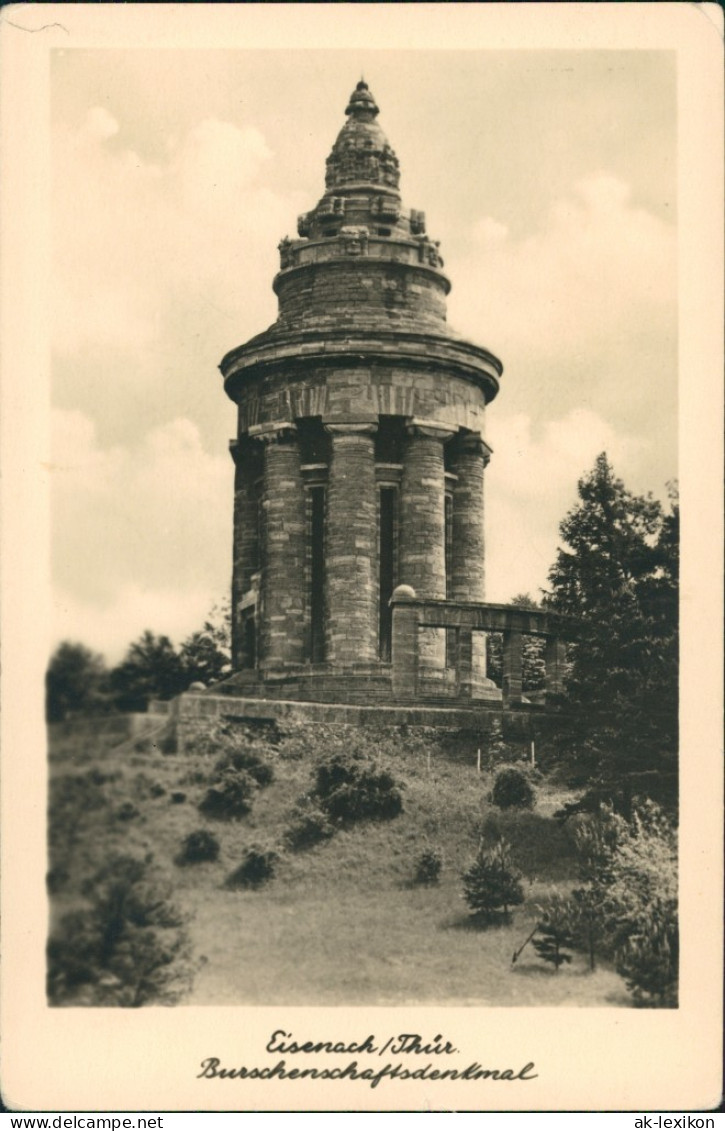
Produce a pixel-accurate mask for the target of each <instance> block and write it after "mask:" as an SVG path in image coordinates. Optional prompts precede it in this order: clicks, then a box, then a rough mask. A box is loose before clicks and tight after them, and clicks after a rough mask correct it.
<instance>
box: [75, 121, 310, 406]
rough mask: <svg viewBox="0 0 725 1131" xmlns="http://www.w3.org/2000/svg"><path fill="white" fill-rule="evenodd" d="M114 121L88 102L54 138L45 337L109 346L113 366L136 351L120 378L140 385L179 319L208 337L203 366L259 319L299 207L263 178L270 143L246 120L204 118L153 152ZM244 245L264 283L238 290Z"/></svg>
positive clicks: (268, 309)
mask: <svg viewBox="0 0 725 1131" xmlns="http://www.w3.org/2000/svg"><path fill="white" fill-rule="evenodd" d="M118 129H119V124H118V123H117V122H116V121H115V120H114V119H113V118H112V117H111V116H110V114H108V112H107V111H105V110H103V109H101V108H99V107H96V108H94V109H93V110H91V111H90V112H89V114H88V115H87V117H86V120H85V121H84V122H83V123H82V124H81V126H80V127H79V128H77V129H76V130H69V129H66V128H64V129H62V130H59V131H58V133H57V135H56V138H55V148H54V168H55V181H54V194H53V202H54V203H53V208H54V215H53V232H54V253H55V264H54V288H53V294H54V312H53V313H54V317H53V344H54V348H55V350H56V351H57V352H58V354H59V355H61V356H62V357H68V356H73V355H76V354H78V353H80V352H81V351H82V350H84V349H85V350H89V349H91V350H95V351H100V350H105V351H107V356H108V364H109V366H112V365H113V364H114V353H115V352H116V351H118V350H123V351H124V352H126V353H127V354H135V355H136V358H137V364H136V365H134V366H133V367H132V371H131V372H128V371H127V372H126V374H125V384H126V385H127V386H129V387H133V386H135V387H138V385H140V384H148V383H149V377H151V376H153V374H154V366H155V365H156V364H157V359H158V356H159V355H161V356H163V355H168V356H169V357H177V356H178V355H179V353H180V343H181V342H184V338H185V335H184V331H185V334H186V337H187V338H190V337H192V336H193V337H194V341H193V343H191V344H192V345H196V344H197V343H198V341H199V339H201V341H202V342H203V344H204V346H207V345H208V346H209V348H210V351H211V356H210V357H205V361H204V364H205V367H207V366H208V367H210V366H212V365H214V364H216V362H217V361H218V360H219V358H220V357H221V354H222V353H223V352H225V351H226V350H227V349H229V348H231V347H232V346H233V345H236V344H238V342H239V341H242V340H244V339H245V337H247V336H251V334H252V333H255V332H258V331H259V330H260V329H263V328H264V327H265V326H266V325H268V324H269V322H270V321H271V320H272V319H273V317H274V305H275V303H274V296H273V295H272V293H271V287H270V284H271V278H272V275H273V273H274V267H275V260H274V256H275V249H276V244H277V242H278V241H279V239H280V237H281V236H282V235H284V233H285V231H286V230H287V228H288V227H289V224H290V219H291V218H292V217H294V216H295V214H296V208H295V202H294V199H293V197H291V198H286V197H283V196H280V195H278V194H276V193H275V192H273V191H271V190H270V189H269V188H268V187H266V185H265V183H264V180H263V176H264V172H265V168H266V166H267V165H268V163H269V160H270V157H271V153H270V150H269V148H268V146H267V144H266V142H265V139H264V137H263V136H262V134H261V133H260V131H259V130H257V129H256V128H254V127H252V126H245V127H239V126H236V125H233V124H231V123H229V122H224V121H220V120H218V119H216V118H212V117H209V118H205V119H204V120H201V121H199V122H197V123H196V124H195V125H194V126H193V127H192V128H191V129H190V130H189V131H188V132H187V133H186V134H185V135H183V136H182V137H181V138H180V139H177V140H173V139H171V138H169V139H168V144H167V148H166V153H165V156H164V158H163V160H159V161H153V160H149V159H145V158H142V157H141V156H140V155H139V154H138V153H136V152H134V151H133V150H132V149H129V148H124V147H120V146H119V145H117V144H116V141H115V139H114V135H115V133H116V132H117V130H118ZM240 257H244V258H245V259H247V258H249V259H251V260H252V261H255V262H256V261H258V260H260V258H261V261H262V262H264V263H265V264H266V265H267V267H266V274H265V285H264V286H263V287H260V286H247V287H246V288H245V289H244V291H242V289H241V285H240V277H241V272H240V269H239V259H240ZM253 274H256V272H253ZM244 275H245V277H246V278H249V275H248V272H247V271H246V270H245V272H244ZM185 344H186V343H185ZM150 354H153V355H154V356H153V358H151V359H150V357H149V355H150ZM156 371H157V370H156ZM97 379H98V375H97ZM175 392H176V390H175V389H173V388H172V389H169V390H167V395H170V396H171V397H172V398H173V396H174V395H175Z"/></svg>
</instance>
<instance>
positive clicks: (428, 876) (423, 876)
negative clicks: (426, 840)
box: [415, 848, 443, 884]
mask: <svg viewBox="0 0 725 1131" xmlns="http://www.w3.org/2000/svg"><path fill="white" fill-rule="evenodd" d="M442 867H443V857H442V856H441V854H440V852H438V851H437V849H435V848H427V849H426V850H425V852H421V854H420V856H419V857H418V859H417V860H416V862H415V882H416V883H417V884H437V883H438V880H439V879H440V875H441V868H442Z"/></svg>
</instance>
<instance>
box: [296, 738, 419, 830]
mask: <svg viewBox="0 0 725 1131" xmlns="http://www.w3.org/2000/svg"><path fill="white" fill-rule="evenodd" d="M314 793H315V796H316V797H317V799H318V801H319V803H320V807H321V808H322V809H324V811H325V813H326V814H327V815H328V817H329V818H330V819H331V820H332V821H337V822H339V823H341V824H347V823H354V822H355V821H365V820H370V821H387V820H391V819H392V818H393V817H397V816H398V814H399V813H401V812H402V809H403V796H402V793H401V787H400V785H399V784H398V782H396V780H395V778H394V777H393V776H392V774H390V773H389V772H388V771H387V770H384V769H381V768H380V767H379V766H377V765H376V764H375V763H374V762H373V761H372V760H371V759H368V758H365V757H364V756H359V755H355V754H353V755H348V754H343V753H336V754H333V755H332V757H331V758H328V759H327V760H326V761H324V762H322V763H321V764H320V765H319V766H318V767H317V776H316V782H315V790H314Z"/></svg>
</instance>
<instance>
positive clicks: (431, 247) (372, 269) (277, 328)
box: [222, 79, 501, 415]
mask: <svg viewBox="0 0 725 1131" xmlns="http://www.w3.org/2000/svg"><path fill="white" fill-rule="evenodd" d="M378 115H379V109H378V104H377V102H376V100H375V98H374V96H373V94H372V92H371V90H370V88H369V87H368V84H367V83H366V82H365V80H364V79H361V80H360V81H359V82H358V83H357V85H356V87H355V89H354V90H353V92H352V94H351V95H350V97H349V99H348V102H347V106H346V108H345V122H344V125H343V126H342V128H341V129H340V131H339V133H338V135H337V137H336V139H335V142H334V144H333V146H332V149H331V151H330V155H329V157H328V158H327V167H326V176H325V190H324V193H323V195H322V196H321V198H320V199H319V200H318V202H317V204H316V205H315V207H314V208H312V209H311V210H310V211H309V212H305V213H303V214H302V215H301V216H299V217H298V218H297V234H296V238H295V237H291V238H290V236H285V237H284V238H283V239H282V240H281V241H280V243H279V257H280V258H279V271H278V272H277V274H276V276H275V278H274V281H273V284H272V286H273V288H274V291H275V293H276V295H277V299H278V314H277V319H276V321H275V322H274V323H273V325H272V326H270V327H268V329H267V330H265V331H263V333H262V334H258V335H256V336H255V337H254V338H253V339H252V340H251V341H249V342H247V343H246V344H245V345H244V346H240V347H238V348H237V349H235V350H233V351H231V353H230V354H227V355H226V357H225V358H224V360H223V362H222V371H223V372H224V375H225V380H226V388H227V392H228V393H229V395H230V396H231V397H232V398H236V397H237V396H238V395H242V393H243V387H244V383H245V381H247V380H248V379H250V374H251V371H252V370H253V369H254V371H255V372H256V371H257V370H260V367H261V359H262V357H263V356H264V358H265V359H266V358H267V355H269V358H270V359H271V358H272V356H274V358H275V359H277V358H278V355H279V357H281V356H282V353H281V352H280V351H282V349H283V347H284V351H286V352H285V353H284V357H285V358H286V359H288V358H289V357H290V356H291V355H292V353H294V350H295V349H296V348H297V343H300V342H304V357H305V358H306V359H308V360H309V359H311V358H312V357H313V356H316V354H317V353H318V352H319V354H320V355H321V356H324V357H325V359H326V360H329V359H330V358H332V357H333V356H334V355H335V352H336V351H338V352H339V351H347V353H348V354H352V355H354V357H355V358H357V359H358V360H359V359H361V358H366V357H371V356H372V353H371V351H373V352H374V351H375V350H377V349H378V347H379V344H380V343H381V342H382V341H383V340H385V342H386V349H387V354H386V356H391V355H392V353H391V351H393V350H394V351H397V353H401V351H402V352H406V351H407V354H408V355H410V356H411V357H412V356H413V354H415V356H416V358H417V359H418V360H417V361H416V364H418V363H420V364H421V365H422V364H425V366H426V367H427V368H430V366H431V365H432V364H433V363H432V361H431V357H432V354H433V352H434V351H435V350H439V351H442V354H441V356H443V354H445V373H446V374H447V375H450V374H451V373H452V372H453V370H454V369H455V368H456V367H457V368H458V370H459V371H460V372H461V373H463V374H464V379H465V380H468V381H472V382H474V383H475V384H476V385H478V386H479V387H480V388H481V389H482V390H483V393H484V397H485V399H486V400H491V399H492V398H493V397H494V396H495V395H496V392H497V390H498V377H499V375H500V372H501V365H500V362H498V361H497V359H495V358H493V357H492V356H491V355H490V354H488V353H487V351H485V350H481V349H480V347H477V346H473V345H471V344H470V343H467V342H465V341H463V340H462V339H461V338H460V336H459V335H458V334H456V333H455V332H454V331H452V330H451V329H450V327H448V325H447V319H446V297H447V295H448V292H449V290H450V282H449V280H448V278H447V276H446V275H445V274H444V271H443V258H442V256H441V253H440V246H439V243H438V241H437V240H433V239H431V238H430V236H429V235H428V234H427V232H426V223H425V213H424V212H421V211H417V210H416V209H410V208H406V207H405V206H404V203H403V201H402V200H401V195H400V189H399V184H400V166H399V162H398V158H397V157H396V155H395V152H394V150H393V149H392V147H391V145H390V143H389V141H388V139H387V137H386V136H385V133H384V132H383V130H382V129H381V127H380V125H379V123H378ZM353 340H354V344H353ZM290 351H292V352H290ZM454 354H455V357H456V359H457V360H454V359H453V355H454ZM300 356H302V355H300ZM265 364H267V361H266V360H265ZM269 364H270V365H271V364H272V362H271V360H270V361H269ZM275 364H276V361H275ZM287 379H289V374H288V375H287ZM393 415H395V414H393Z"/></svg>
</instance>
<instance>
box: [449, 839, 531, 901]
mask: <svg viewBox="0 0 725 1131" xmlns="http://www.w3.org/2000/svg"><path fill="white" fill-rule="evenodd" d="M521 881H522V876H521V873H520V872H519V871H518V870H517V869H516V868H515V867H514V865H513V862H512V860H511V846H510V845H509V844H508V843H507V841H505V840H503V839H501V840H499V841H498V842H497V843H496V844H495V845H493V846H492V847H489V848H487V847H486V846H485V845H484V844H482V845H481V847H480V848H479V850H478V855H477V856H476V859H475V860H474V862H473V864H472V865H471V867H470V868H469V869H468V871H466V872H464V873H463V893H464V896H465V899H466V902H467V903H468V906H469V907H470V908H471V910H472V911H473V913H474V914H476V915H481V916H483V917H484V918H492V917H493V916H494V915H495V914H497V913H499V912H502V913H503V917H504V919H508V917H509V908H510V907H514V906H516V905H517V904H519V903H523V902H524V889H523V885H522V882H521Z"/></svg>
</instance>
